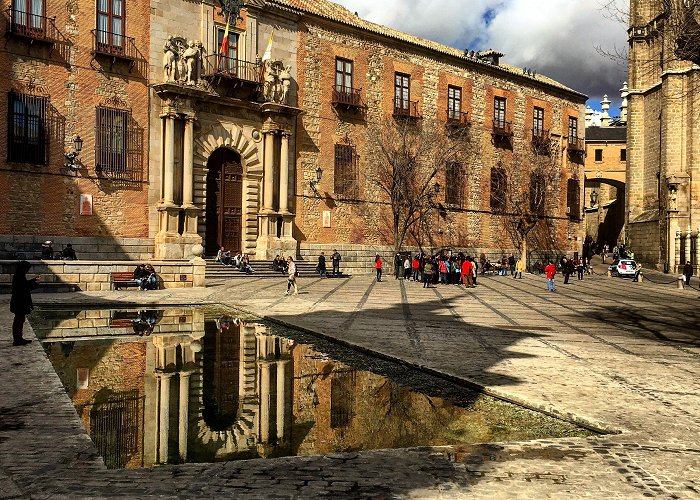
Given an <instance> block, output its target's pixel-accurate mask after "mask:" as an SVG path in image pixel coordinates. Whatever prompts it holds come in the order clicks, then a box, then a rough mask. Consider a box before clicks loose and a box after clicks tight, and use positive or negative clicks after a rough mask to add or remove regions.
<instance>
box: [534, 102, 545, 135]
mask: <svg viewBox="0 0 700 500" xmlns="http://www.w3.org/2000/svg"><path fill="white" fill-rule="evenodd" d="M543 134H544V109H542V108H535V109H534V110H533V113H532V135H533V136H534V137H541V136H542V135H543Z"/></svg>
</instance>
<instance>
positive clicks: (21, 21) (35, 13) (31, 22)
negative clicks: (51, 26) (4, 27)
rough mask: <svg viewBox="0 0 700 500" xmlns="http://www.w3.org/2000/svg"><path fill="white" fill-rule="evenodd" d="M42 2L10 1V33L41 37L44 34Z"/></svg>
mask: <svg viewBox="0 0 700 500" xmlns="http://www.w3.org/2000/svg"><path fill="white" fill-rule="evenodd" d="M45 10H46V4H45V3H44V0H12V13H11V16H12V32H13V33H20V34H25V35H32V36H41V35H42V34H43V33H45V32H46V20H47V18H46V16H45Z"/></svg>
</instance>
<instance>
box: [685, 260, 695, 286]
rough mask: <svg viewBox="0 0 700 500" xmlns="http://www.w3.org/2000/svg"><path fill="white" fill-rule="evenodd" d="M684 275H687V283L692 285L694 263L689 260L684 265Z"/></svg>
mask: <svg viewBox="0 0 700 500" xmlns="http://www.w3.org/2000/svg"><path fill="white" fill-rule="evenodd" d="M683 276H685V284H686V285H690V278H691V276H693V265H692V264H691V263H690V261H687V262H686V263H685V266H683Z"/></svg>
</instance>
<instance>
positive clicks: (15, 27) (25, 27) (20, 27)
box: [6, 7, 59, 45]
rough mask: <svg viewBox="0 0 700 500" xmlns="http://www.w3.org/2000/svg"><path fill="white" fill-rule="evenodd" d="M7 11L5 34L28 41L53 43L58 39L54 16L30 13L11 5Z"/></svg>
mask: <svg viewBox="0 0 700 500" xmlns="http://www.w3.org/2000/svg"><path fill="white" fill-rule="evenodd" d="M7 13H8V16H7V18H8V27H7V31H6V33H7V35H9V36H15V37H18V38H25V39H27V40H29V41H30V43H33V42H41V43H46V44H50V45H53V44H55V43H56V42H57V41H58V38H59V33H58V29H57V28H56V18H55V17H46V16H40V15H36V14H30V13H29V12H23V11H21V10H17V9H14V8H12V7H10V8H8V9H7Z"/></svg>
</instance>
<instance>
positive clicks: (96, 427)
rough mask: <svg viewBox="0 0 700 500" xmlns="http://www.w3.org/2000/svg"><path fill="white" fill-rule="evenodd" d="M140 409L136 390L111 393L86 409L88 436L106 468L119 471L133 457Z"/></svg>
mask: <svg viewBox="0 0 700 500" xmlns="http://www.w3.org/2000/svg"><path fill="white" fill-rule="evenodd" d="M142 407H143V397H139V394H138V391H129V392H126V393H120V394H115V395H114V396H113V397H112V399H110V400H109V401H106V402H104V403H96V404H94V405H92V406H91V407H90V413H89V415H90V437H92V440H93V442H94V443H95V447H96V448H97V450H98V451H99V453H100V456H102V458H103V459H104V461H105V465H106V466H107V468H108V469H123V468H125V467H126V466H127V464H128V463H129V461H130V460H131V458H132V457H134V456H137V454H138V451H139V444H140V439H139V435H140V427H141V415H142Z"/></svg>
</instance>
